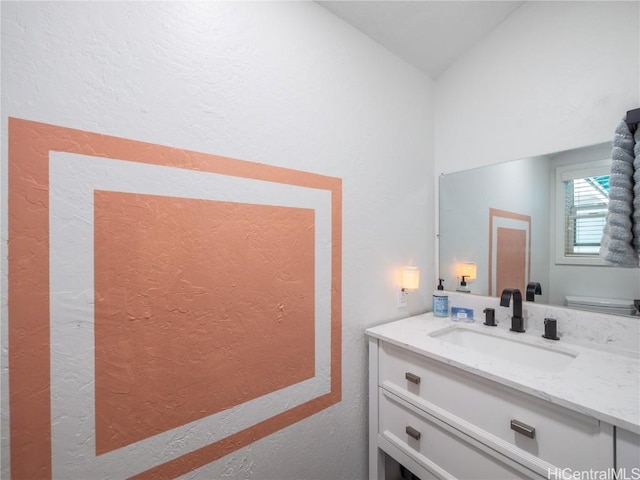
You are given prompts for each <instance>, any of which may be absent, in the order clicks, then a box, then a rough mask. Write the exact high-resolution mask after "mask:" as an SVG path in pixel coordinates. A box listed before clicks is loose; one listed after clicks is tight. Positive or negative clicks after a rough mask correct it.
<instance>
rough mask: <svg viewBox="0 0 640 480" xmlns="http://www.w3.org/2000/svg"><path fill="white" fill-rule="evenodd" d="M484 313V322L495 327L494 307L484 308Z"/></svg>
mask: <svg viewBox="0 0 640 480" xmlns="http://www.w3.org/2000/svg"><path fill="white" fill-rule="evenodd" d="M482 312H483V313H484V324H485V325H486V326H487V327H497V326H498V325H497V324H496V309H495V308H485V309H484V310H483V311H482Z"/></svg>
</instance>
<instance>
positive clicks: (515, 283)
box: [496, 227, 527, 292]
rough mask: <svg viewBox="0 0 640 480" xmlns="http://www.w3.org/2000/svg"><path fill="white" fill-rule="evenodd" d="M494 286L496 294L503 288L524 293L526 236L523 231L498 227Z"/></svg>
mask: <svg viewBox="0 0 640 480" xmlns="http://www.w3.org/2000/svg"><path fill="white" fill-rule="evenodd" d="M497 237H498V238H497V255H496V257H497V258H496V261H497V268H496V284H497V290H496V291H498V292H502V291H504V289H505V288H518V289H520V291H521V292H524V291H525V285H526V282H525V271H526V269H525V267H526V264H527V243H526V242H527V234H526V232H525V231H524V230H518V229H515V228H503V227H498V236H497Z"/></svg>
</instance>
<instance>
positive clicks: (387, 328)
mask: <svg viewBox="0 0 640 480" xmlns="http://www.w3.org/2000/svg"><path fill="white" fill-rule="evenodd" d="M453 297H454V298H453V301H454V302H458V303H460V301H458V300H456V296H455V295H454V296H453ZM462 299H463V300H464V301H472V302H479V301H481V300H478V297H475V299H474V300H467V299H466V298H464V297H462ZM493 301H495V299H491V298H489V297H484V303H485V304H490V303H491V302H493ZM480 306H481V305H475V307H476V309H475V312H481V311H482V310H481V309H479V307H480ZM472 307H473V306H472ZM549 308H552V307H545V306H537V305H536V306H532V305H529V304H526V305H525V309H526V310H525V318H527V319H528V323H529V325H527V331H526V332H525V333H515V332H510V331H509V330H508V325H507V321H506V319H507V318H508V314H509V313H508V310H507V309H499V308H496V310H497V311H498V313H499V317H500V320H499V322H498V324H499V328H495V327H493V328H492V327H487V326H484V325H483V324H482V321H481V320H480V319H478V313H476V315H475V316H476V321H475V322H474V323H460V322H453V321H452V320H450V319H449V318H438V317H434V316H433V315H432V314H431V313H427V314H422V315H418V316H415V317H410V318H407V319H403V320H399V321H396V322H391V323H388V324H385V325H380V326H378V327H374V328H371V329H368V330H367V332H366V333H367V337H368V341H369V405H370V417H369V442H370V448H369V455H370V459H369V478H372V479H384V478H385V470H386V469H385V463H386V461H387V459H388V458H392V459H393V460H394V461H395V462H398V463H399V464H401V465H403V466H404V467H405V468H407V469H408V470H409V471H411V472H412V473H413V474H414V475H416V476H417V477H419V478H420V479H421V480H425V479H429V478H459V479H481V478H484V479H492V480H496V479H514V478H547V479H548V478H558V479H560V478H569V477H568V476H569V475H572V474H573V473H572V472H584V471H593V472H602V471H606V470H612V469H626V470H625V472H626V474H627V475H628V476H629V478H632V477H631V475H632V474H633V472H635V474H636V475H638V476H640V360H639V356H638V352H637V351H636V350H634V346H635V345H637V344H638V339H639V338H640V337H638V332H639V330H638V328H637V324H640V319H630V320H629V323H628V324H627V322H626V320H621V321H622V323H623V324H624V325H621V324H618V326H614V327H611V326H609V327H608V328H609V337H608V338H609V341H607V340H606V338H602V339H601V338H600V337H598V336H597V335H595V332H591V330H592V329H595V328H597V327H598V319H599V318H600V317H602V316H598V315H593V314H584V315H583V314H582V312H573V311H569V310H567V309H558V311H555V312H552V313H555V314H557V316H559V317H561V319H560V321H559V334H560V337H561V340H560V341H552V340H547V339H544V338H542V337H541V335H540V331H539V329H540V328H541V327H539V326H538V325H535V326H534V325H533V322H536V323H537V322H538V321H539V320H540V318H541V316H545V315H548V314H549V310H548V309H549ZM538 310H539V311H538ZM558 314H559V315H558ZM480 315H482V314H480ZM572 315H576V316H577V317H576V318H575V319H573V317H572ZM589 315H593V316H592V317H589ZM585 316H586V317H585ZM605 317H606V316H605ZM585 318H586V319H585ZM608 318H613V317H608ZM581 319H582V320H584V321H583V322H582V323H578V324H579V325H581V327H580V328H581V332H580V335H582V337H579V336H578V333H576V332H572V333H571V334H569V332H568V331H567V330H566V328H568V327H575V322H580V321H581ZM633 322H636V324H634V323H633ZM617 328H619V329H620V330H621V331H622V330H625V332H624V334H621V336H620V341H617V340H616V336H615V334H614V333H612V332H615V331H616V329H617ZM589 332H590V333H589ZM629 336H631V339H629ZM634 336H635V337H634ZM579 338H582V339H583V340H584V341H580V340H579ZM570 340H573V343H571V342H570ZM600 340H602V341H600ZM617 343H618V344H619V345H616V344H617ZM634 469H635V470H634ZM582 478H586V477H582ZM597 478H600V477H597ZM607 478H611V477H607ZM622 478H624V477H622Z"/></svg>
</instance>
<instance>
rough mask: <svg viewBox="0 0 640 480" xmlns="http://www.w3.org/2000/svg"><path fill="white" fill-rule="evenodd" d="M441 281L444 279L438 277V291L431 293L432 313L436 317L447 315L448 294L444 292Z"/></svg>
mask: <svg viewBox="0 0 640 480" xmlns="http://www.w3.org/2000/svg"><path fill="white" fill-rule="evenodd" d="M442 282H444V279H443V278H439V279H438V287H437V290H438V293H434V294H433V314H434V315H435V316H436V317H448V316H449V295H447V294H446V293H445V292H444V287H443V286H442Z"/></svg>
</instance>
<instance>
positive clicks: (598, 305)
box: [565, 296, 637, 315]
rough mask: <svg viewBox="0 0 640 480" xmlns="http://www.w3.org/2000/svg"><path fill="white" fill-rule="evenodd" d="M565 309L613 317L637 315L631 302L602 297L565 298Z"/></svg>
mask: <svg viewBox="0 0 640 480" xmlns="http://www.w3.org/2000/svg"><path fill="white" fill-rule="evenodd" d="M565 301H566V304H567V307H569V308H575V309H578V310H588V311H590V312H599V313H609V314H613V315H637V310H636V307H635V306H634V304H633V300H627V299H621V298H604V297H579V296H567V297H565Z"/></svg>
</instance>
